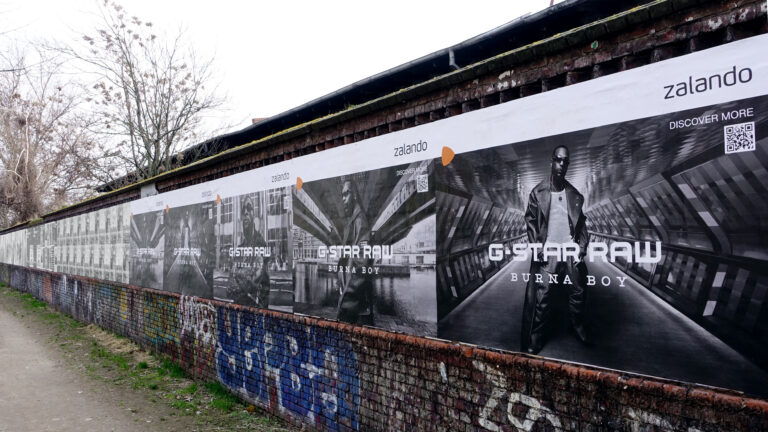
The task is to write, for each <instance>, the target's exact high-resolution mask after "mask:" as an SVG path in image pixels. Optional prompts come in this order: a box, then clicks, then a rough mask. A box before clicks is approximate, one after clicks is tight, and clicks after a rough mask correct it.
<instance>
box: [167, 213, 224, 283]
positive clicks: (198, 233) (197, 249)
mask: <svg viewBox="0 0 768 432" xmlns="http://www.w3.org/2000/svg"><path fill="white" fill-rule="evenodd" d="M217 210H218V207H217V205H216V202H213V201H209V202H204V203H198V204H190V205H185V206H180V207H172V208H169V209H168V210H167V214H166V215H165V217H164V222H165V234H164V237H165V257H164V261H163V269H164V270H163V289H164V290H165V291H170V292H175V293H181V294H184V295H189V296H196V297H204V298H212V297H213V271H214V266H215V262H216V261H215V256H216V243H215V241H216V238H215V236H214V226H215V221H216V211H217Z"/></svg>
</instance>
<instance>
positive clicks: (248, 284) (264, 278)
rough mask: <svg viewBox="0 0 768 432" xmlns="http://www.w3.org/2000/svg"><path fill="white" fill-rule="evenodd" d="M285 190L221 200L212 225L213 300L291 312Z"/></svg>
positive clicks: (287, 196) (289, 214)
mask: <svg viewBox="0 0 768 432" xmlns="http://www.w3.org/2000/svg"><path fill="white" fill-rule="evenodd" d="M291 207H292V206H291V188H289V187H283V188H277V189H270V190H266V191H259V192H251V193H247V194H243V195H236V196H230V197H227V198H223V199H222V200H221V205H220V215H219V218H218V219H217V221H216V226H217V229H216V250H217V255H216V268H215V271H214V282H213V283H214V286H213V297H214V298H216V299H217V300H224V301H229V302H234V303H238V304H242V305H246V306H255V307H261V308H270V309H276V310H281V311H284V312H291V311H292V310H293V281H292V276H291V271H292V268H293V257H292V254H291V223H292V208H291Z"/></svg>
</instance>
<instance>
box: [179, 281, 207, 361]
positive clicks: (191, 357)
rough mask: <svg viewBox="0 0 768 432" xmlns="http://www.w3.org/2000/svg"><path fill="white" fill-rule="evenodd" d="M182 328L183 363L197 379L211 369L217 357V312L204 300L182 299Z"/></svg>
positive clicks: (182, 297)
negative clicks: (215, 356)
mask: <svg viewBox="0 0 768 432" xmlns="http://www.w3.org/2000/svg"><path fill="white" fill-rule="evenodd" d="M178 314H179V323H180V324H181V332H180V333H181V335H180V336H181V338H180V341H181V361H182V363H183V366H185V368H186V369H187V370H189V371H191V372H192V373H193V374H195V375H197V376H202V375H204V371H205V370H206V369H207V368H209V367H212V365H213V359H214V355H215V353H216V308H214V307H213V305H211V304H210V303H208V302H206V301H205V300H201V299H199V298H196V297H190V296H181V298H180V299H179V308H178Z"/></svg>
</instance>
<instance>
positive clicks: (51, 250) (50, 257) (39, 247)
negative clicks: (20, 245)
mask: <svg viewBox="0 0 768 432" xmlns="http://www.w3.org/2000/svg"><path fill="white" fill-rule="evenodd" d="M56 234H57V231H56V222H52V223H47V224H43V225H38V226H35V227H32V228H29V229H27V230H26V235H27V249H28V257H27V260H28V264H29V266H30V267H34V268H38V269H43V270H51V271H52V270H53V269H54V262H55V246H56Z"/></svg>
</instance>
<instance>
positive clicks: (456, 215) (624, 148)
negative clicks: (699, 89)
mask: <svg viewBox="0 0 768 432" xmlns="http://www.w3.org/2000/svg"><path fill="white" fill-rule="evenodd" d="M766 167H768V97H761V98H753V99H747V100H742V101H736V102H730V103H725V104H718V105H714V106H708V107H702V108H698V109H694V110H687V111H681V112H675V113H671V114H666V115H662V116H656V117H650V118H646V119H640V120H633V121H627V122H622V123H618V124H613V125H607V126H601V127H597V128H592V129H587V130H583V131H577V132H572V133H566V134H561V135H556V136H550V137H546V138H540V139H536V140H531V141H526V142H520V143H515V144H510V145H505V146H498V147H493V148H489V149H484V150H478V151H472V152H467V153H462V154H457V155H456V156H455V157H454V159H453V160H452V162H451V163H450V164H448V165H447V166H445V167H443V166H438V167H437V169H436V182H437V188H438V190H437V203H438V204H437V205H438V208H439V209H440V217H441V223H440V224H439V225H438V235H437V238H438V239H439V240H438V248H437V249H438V310H439V316H440V321H439V333H438V335H439V337H441V338H446V339H451V340H459V341H464V342H470V343H473V344H478V345H483V346H489V347H494V348H503V349H507V350H512V351H523V352H530V353H533V354H539V355H543V356H546V357H553V358H559V359H564V360H570V361H576V362H580V363H588V364H595V365H599V366H604V367H609V368H612V369H620V370H628V371H633V372H639V373H642V374H648V375H656V376H663V377H669V378H675V379H684V380H686V381H695V382H699V383H706V384H711V385H717V386H722V387H728V386H734V385H737V386H738V387H739V388H741V389H745V390H747V391H749V392H750V393H753V394H765V392H766V390H765V389H766V388H768V371H766V369H765V366H766V364H765V357H764V354H765V352H766V351H765V345H764V341H763V342H762V344H763V345H762V346H761V342H759V340H760V339H756V340H753V341H750V342H746V341H744V340H743V339H742V338H743V336H744V334H748V333H752V334H754V335H756V336H757V335H759V334H761V333H763V332H764V330H765V328H766V327H765V325H766V324H767V323H768V317H767V315H768V309H767V308H766V304H765V300H764V299H765V296H766V291H767V290H768V248H766V244H768V243H767V241H768V224H766V221H768V204H766V203H768V183H767V179H768V176H766V175H765V174H767V173H766V172H765V170H766ZM758 299H761V300H758ZM756 301H757V303H756ZM763 334H764V333H763ZM761 356H763V357H761ZM715 359H717V360H715ZM714 362H723V364H728V365H730V368H729V369H728V370H727V371H726V370H720V371H718V373H717V374H713V373H712V371H713V366H714ZM761 362H762V367H761V366H760V365H759V363H761Z"/></svg>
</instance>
